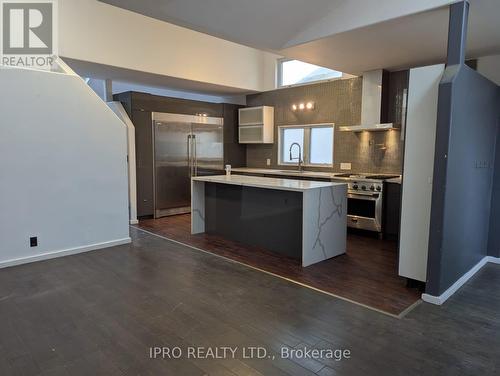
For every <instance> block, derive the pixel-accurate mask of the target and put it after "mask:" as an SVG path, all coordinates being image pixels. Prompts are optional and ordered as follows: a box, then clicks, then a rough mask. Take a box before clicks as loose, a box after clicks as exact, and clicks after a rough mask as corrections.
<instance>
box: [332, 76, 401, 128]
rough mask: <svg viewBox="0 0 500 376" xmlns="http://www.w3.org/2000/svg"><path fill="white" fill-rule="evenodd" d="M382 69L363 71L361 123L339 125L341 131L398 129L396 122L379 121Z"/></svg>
mask: <svg viewBox="0 0 500 376" xmlns="http://www.w3.org/2000/svg"><path fill="white" fill-rule="evenodd" d="M383 74H384V72H383V70H382V69H379V70H374V71H370V72H365V73H363V89H362V94H361V124H359V125H350V126H340V127H339V130H340V131H343V132H362V131H370V132H373V131H387V130H392V129H399V127H398V126H397V125H396V124H393V123H384V122H382V121H381V114H382V90H383V85H382V81H383V80H382V78H383Z"/></svg>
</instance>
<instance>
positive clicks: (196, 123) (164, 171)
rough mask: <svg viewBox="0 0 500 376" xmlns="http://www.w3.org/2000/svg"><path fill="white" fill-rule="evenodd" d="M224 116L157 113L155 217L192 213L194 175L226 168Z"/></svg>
mask: <svg viewBox="0 0 500 376" xmlns="http://www.w3.org/2000/svg"><path fill="white" fill-rule="evenodd" d="M223 126H224V120H223V119H222V118H216V117H207V116H194V115H180V114H169V113H159V112H154V113H153V137H154V142H153V145H154V147H153V154H154V193H155V195H154V207H155V211H154V213H155V218H159V217H164V216H167V215H173V214H181V213H189V212H190V210H191V208H190V205H191V177H193V176H198V175H207V174H213V173H214V170H219V171H220V170H223V168H224V166H223V165H224V160H223V148H224V146H223V145H224V143H223Z"/></svg>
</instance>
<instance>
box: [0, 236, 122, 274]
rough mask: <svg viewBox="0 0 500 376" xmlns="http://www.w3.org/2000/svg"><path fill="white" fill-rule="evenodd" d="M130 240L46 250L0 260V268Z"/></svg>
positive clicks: (105, 246)
mask: <svg viewBox="0 0 500 376" xmlns="http://www.w3.org/2000/svg"><path fill="white" fill-rule="evenodd" d="M131 241H132V239H131V238H130V237H128V238H123V239H117V240H111V241H109V242H102V243H96V244H90V245H85V246H81V247H75V248H68V249H63V250H60V251H53V252H46V253H42V254H40V255H35V256H28V257H22V258H18V259H13V260H7V261H1V262H0V269H2V268H7V267H10V266H16V265H22V264H28V263H30V262H35V261H42V260H50V259H53V258H56V257H62V256H69V255H75V254H77V253H83V252H89V251H95V250H97V249H102V248H109V247H114V246H117V245H122V244H128V243H130V242H131Z"/></svg>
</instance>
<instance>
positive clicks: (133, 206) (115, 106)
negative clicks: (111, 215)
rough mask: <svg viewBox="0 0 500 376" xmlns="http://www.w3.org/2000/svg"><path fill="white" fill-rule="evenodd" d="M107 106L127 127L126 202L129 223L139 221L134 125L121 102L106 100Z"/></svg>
mask: <svg viewBox="0 0 500 376" xmlns="http://www.w3.org/2000/svg"><path fill="white" fill-rule="evenodd" d="M107 104H108V106H109V108H111V110H112V111H113V112H114V113H115V114H116V116H118V117H119V118H120V120H121V121H123V123H124V124H125V126H126V127H127V155H128V158H127V161H128V202H129V204H128V205H129V207H128V211H129V221H130V224H131V225H135V224H137V223H139V221H138V220H137V171H136V166H137V164H136V156H135V127H134V124H133V123H132V120H130V117H129V116H128V114H127V111H125V108H123V105H122V104H121V102H108V103H107Z"/></svg>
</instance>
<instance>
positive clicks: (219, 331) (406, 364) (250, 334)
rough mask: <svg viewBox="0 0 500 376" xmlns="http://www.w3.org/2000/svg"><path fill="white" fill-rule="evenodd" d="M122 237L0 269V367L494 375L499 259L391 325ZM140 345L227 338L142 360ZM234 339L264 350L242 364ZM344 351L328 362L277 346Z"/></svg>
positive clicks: (374, 315)
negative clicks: (208, 355) (195, 355)
mask: <svg viewBox="0 0 500 376" xmlns="http://www.w3.org/2000/svg"><path fill="white" fill-rule="evenodd" d="M131 233H132V234H131V235H132V238H133V243H132V244H128V245H122V246H118V247H113V248H108V249H103V250H99V251H94V252H88V253H82V254H79V255H74V256H67V257H62V258H58V259H54V260H48V261H44V262H37V263H33V264H28V265H22V266H17V267H11V268H6V269H0V375H2V376H11V375H29V376H36V375H40V376H56V375H71V376H79V375H85V376H88V375H97V376H100V375H103V376H113V375H120V376H123V375H155V376H159V375H161V376H163V375H172V376H180V375H182V376H189V375H195V376H198V375H199V376H201V375H214V376H220V375H222V376H224V375H228V376H235V375H266V376H268V375H269V376H275V375H276V376H287V375H295V376H315V375H319V376H327V375H338V376H343V375H348V376H357V375H363V376H366V375H368V376H371V375H373V376H380V375H391V376H399V375H402V376H413V375H415V376H416V375H418V376H421V375H426V376H434V375H436V376H437V375H439V376H441V375H461V376H463V375H465V376H468V375H471V376H477V375H485V376H489V375H498V369H500V358H499V357H498V349H499V348H500V336H499V335H498V333H499V332H500V317H499V311H500V265H492V264H489V265H487V266H486V267H485V268H483V269H482V270H481V271H480V272H479V273H478V274H477V275H476V276H475V277H474V278H473V279H471V280H470V281H469V282H468V283H467V284H466V285H465V286H464V287H463V288H462V289H461V290H460V291H458V292H457V293H456V294H455V295H454V296H453V297H452V298H451V299H450V300H449V301H448V302H447V303H446V304H445V305H444V306H441V307H438V306H432V305H429V304H426V303H422V304H420V305H419V306H417V307H416V308H415V309H414V310H412V311H411V312H410V313H409V314H408V315H407V316H405V318H403V319H396V318H393V317H390V316H387V315H384V314H381V313H378V312H375V311H372V310H368V309H366V308H364V307H361V306H357V305H354V304H352V303H349V302H346V301H343V300H341V299H337V298H334V297H331V296H328V295H325V294H322V293H319V292H317V291H314V290H311V289H308V288H304V287H302V286H299V285H297V284H293V283H290V282H288V281H285V280H283V279H280V278H276V277H273V276H271V275H268V274H265V273H261V272H259V271H256V270H253V269H251V268H248V267H246V266H243V265H239V264H236V263H234V262H229V261H227V260H225V259H223V258H220V257H214V256H213V255H211V254H208V253H203V252H199V251H196V250H193V249H191V248H188V247H186V246H183V245H180V244H177V243H174V242H170V241H167V240H164V239H161V238H159V237H156V236H153V235H149V234H147V233H144V232H140V231H138V230H136V229H131ZM151 346H179V347H181V349H183V351H185V349H186V346H238V347H239V349H240V351H238V352H237V353H236V356H235V358H234V359H232V358H223V359H192V358H191V359H189V358H187V356H186V355H185V354H186V353H185V352H184V356H182V357H181V358H180V359H177V360H163V359H150V357H149V349H150V347H151ZM243 346H262V347H263V348H265V349H266V350H267V351H268V354H269V355H270V356H271V357H265V358H263V359H257V358H255V357H254V358H245V357H243V356H242V352H241V349H242V347H243ZM304 346H306V347H307V348H309V349H331V350H335V349H348V350H350V351H351V355H350V358H349V359H344V360H342V361H336V360H334V359H328V358H327V357H322V358H319V359H300V358H298V357H294V358H283V357H281V356H280V353H281V349H282V348H286V349H298V348H303V347H304ZM273 356H274V359H273Z"/></svg>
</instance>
